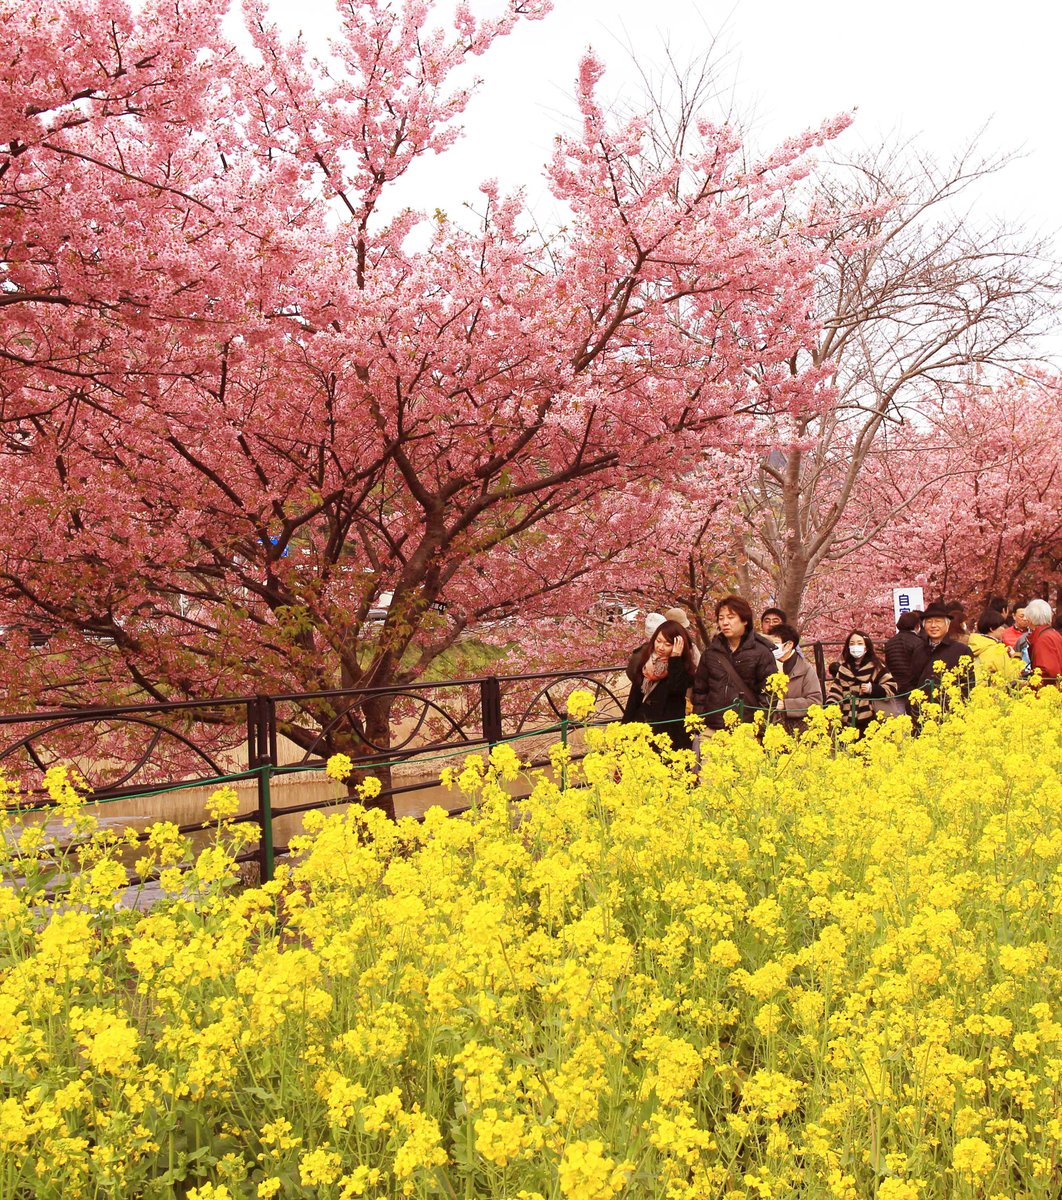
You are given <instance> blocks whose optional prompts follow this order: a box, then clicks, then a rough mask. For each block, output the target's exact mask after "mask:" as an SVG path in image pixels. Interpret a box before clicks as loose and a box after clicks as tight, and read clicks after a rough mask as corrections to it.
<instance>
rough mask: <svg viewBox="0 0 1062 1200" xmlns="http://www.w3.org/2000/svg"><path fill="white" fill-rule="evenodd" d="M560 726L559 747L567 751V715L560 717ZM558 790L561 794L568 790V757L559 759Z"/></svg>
mask: <svg viewBox="0 0 1062 1200" xmlns="http://www.w3.org/2000/svg"><path fill="white" fill-rule="evenodd" d="M560 726H561V728H560V734H561V745H562V746H563V747H564V748H565V750H567V749H568V717H567V715H565V716H563V717H561V723H560ZM560 790H561V791H562V792H566V791H567V790H568V756H567V755H565V756H564V758H562V759H561V782H560Z"/></svg>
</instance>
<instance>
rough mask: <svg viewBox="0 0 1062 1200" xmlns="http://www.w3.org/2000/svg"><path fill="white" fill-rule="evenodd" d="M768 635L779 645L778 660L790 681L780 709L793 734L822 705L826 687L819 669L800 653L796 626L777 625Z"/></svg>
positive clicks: (776, 649) (777, 646)
mask: <svg viewBox="0 0 1062 1200" xmlns="http://www.w3.org/2000/svg"><path fill="white" fill-rule="evenodd" d="M766 636H767V637H768V638H770V639H771V640H772V641H773V642H774V643H775V650H774V657H775V661H776V662H777V663H778V669H779V670H780V671H782V672H783V673H784V674H785V676H786V678H787V679H788V681H789V686H788V688H787V689H786V693H785V699H784V700H783V701H782V703H781V705H780V706H779V708H780V713H781V716H782V720H783V723H784V724H785V726H786V728H787V729H788V730H790V732H793V731H794V730H797V729H799V728H801V727H802V726H803V724H804V718H805V717H806V716H807V713H808V709H809V708H810V707H811V706H812V705H813V704H821V703H822V685H821V684H820V683H819V676H818V674H817V672H816V670H815V668H814V667H813V666H812V664H811V663H810V662H808V661H807V659H806V658H803V657H802V656H801V655H800V654H799V653H798V651H797V647H798V646H799V645H800V634H799V632H798V631H797V630H796V629H794V628H793V626H792V625H785V624H783V625H775V627H774V628H773V629H772V630H771V631H770V633H768V634H767V635H766Z"/></svg>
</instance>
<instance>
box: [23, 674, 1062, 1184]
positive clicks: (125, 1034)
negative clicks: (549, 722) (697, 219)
mask: <svg viewBox="0 0 1062 1200" xmlns="http://www.w3.org/2000/svg"><path fill="white" fill-rule="evenodd" d="M951 707H952V711H951V712H950V713H949V714H948V715H947V716H946V717H943V716H941V715H940V714H939V711H938V710H936V709H935V708H934V707H933V706H931V705H927V706H926V708H925V715H924V718H923V727H922V730H921V733H920V735H919V736H918V737H913V736H912V735H911V725H910V721H909V720H907V719H906V718H899V719H896V720H893V721H890V722H887V723H881V724H879V725H878V726H877V727H874V728H873V729H872V730H871V731H870V734H869V736H868V737H867V738H865V739H864V740H862V741H858V742H852V741H850V740H849V739H850V736H851V735H850V734H849V733H847V732H845V731H843V730H841V729H840V728H839V727H838V714H837V713H836V711H835V710H834V711H833V712H831V711H830V710H826V711H822V710H818V711H815V712H813V715H812V718H811V721H810V728H809V729H808V731H807V732H806V733H805V734H804V735H803V736H802V737H801V739H800V740H799V741H794V740H793V739H792V738H790V737H789V736H788V735H787V734H786V733H785V732H784V731H783V730H782V729H781V728H774V727H771V728H769V729H768V730H766V731H765V732H763V733H762V736H760V737H759V738H757V736H756V730H755V729H753V728H752V727H750V726H741V727H739V728H737V729H735V730H733V731H730V732H721V733H719V734H715V735H712V736H711V737H706V738H705V739H703V744H702V753H701V760H700V762H699V763H698V762H696V761H695V760H694V757H693V755H692V753H690V752H682V753H679V754H671V753H661V752H660V751H659V750H658V749H657V748H654V746H653V745H652V744H651V743H650V742H649V740H648V738H647V731H646V730H645V729H644V728H639V727H635V726H630V725H611V726H607V727H604V728H601V729H588V730H587V734H586V736H587V742H588V744H589V746H590V752H589V753H588V755H587V756H586V758H585V759H584V760H583V761H582V762H581V763H571V762H570V761H569V760H568V757H567V755H566V753H565V751H564V750H563V749H562V750H560V751H558V753H557V756H556V757H557V761H558V763H560V764H562V765H564V767H565V769H566V770H565V773H566V778H567V781H568V784H569V786H568V788H567V790H564V791H561V790H560V789H559V787H558V785H557V784H556V783H554V782H551V780H550V779H547V778H539V779H538V780H537V783H536V785H535V788H534V793H533V795H532V797H531V799H530V800H528V801H527V802H525V803H524V804H522V805H520V806H518V807H516V806H513V805H512V804H511V803H510V801H509V799H508V797H507V796H506V794H505V792H504V791H503V789H502V788H501V786H500V779H501V778H502V777H503V776H508V775H511V774H512V773H513V772H514V771H517V770H519V769H520V767H519V763H518V761H517V760H516V756H515V754H514V753H513V752H512V750H511V749H510V748H505V749H504V750H499V751H497V752H496V753H495V754H494V755H493V756H492V759H491V760H489V761H484V760H481V759H479V758H470V759H469V760H468V761H467V762H466V763H464V764H463V765H462V766H460V767H459V768H457V769H456V771H455V772H454V780H455V783H458V782H459V784H460V787H461V788H462V789H463V790H464V791H465V792H466V793H467V794H468V796H469V798H470V800H471V801H472V802H473V809H472V811H471V812H470V813H469V814H468V815H466V816H463V817H459V818H450V817H447V816H446V815H445V814H444V813H443V812H442V811H441V810H439V809H435V810H432V811H430V812H429V813H428V814H427V817H426V818H425V820H424V821H423V823H416V822H413V821H411V820H406V821H402V822H399V823H397V824H391V823H389V822H388V821H387V820H386V819H385V818H384V817H383V816H382V815H381V814H380V813H379V812H377V811H375V810H367V809H363V808H361V807H353V808H351V809H346V810H343V811H341V812H339V813H336V814H330V815H321V814H317V815H316V816H315V818H314V819H313V821H312V824H311V827H310V829H309V831H308V832H307V834H306V836H305V837H304V838H302V839H301V840H300V842H299V844H298V846H297V855H296V857H295V858H294V860H293V861H292V862H291V863H290V864H289V865H287V866H284V867H283V868H282V870H281V872H280V877H279V878H278V879H277V880H276V881H275V882H273V883H271V884H269V885H267V886H265V887H262V888H250V889H242V890H241V889H240V888H239V887H238V886H237V872H236V869H235V867H234V864H233V855H234V853H235V852H236V851H237V849H238V842H237V841H236V838H237V834H236V832H235V831H234V830H233V831H231V832H230V827H228V826H226V823H225V817H226V814H227V813H228V812H230V811H231V807H232V806H231V797H229V796H227V795H222V796H221V797H219V799H218V802H217V803H216V804H215V806H214V808H215V815H216V817H217V829H218V833H217V838H216V841H215V844H214V845H212V846H211V847H209V848H208V849H206V850H204V851H201V852H200V853H199V854H198V856H197V857H196V856H194V855H193V854H192V851H191V850H190V849H189V848H188V847H187V846H186V845H185V844H184V843H183V842H182V841H181V839H180V838H179V837H178V836H177V835H176V831H175V830H173V828H172V827H166V826H164V825H159V826H157V827H156V829H155V831H154V832H153V834H152V837H151V838H150V839H149V840H148V842H147V843H146V844H145V845H144V846H143V847H142V850H141V853H142V854H143V856H144V857H143V859H142V860H141V862H140V867H141V869H142V870H152V871H155V872H160V873H161V878H162V882H163V886H164V888H166V889H167V890H168V892H169V893H170V895H169V897H168V898H167V899H165V900H163V901H162V902H161V903H159V904H157V905H155V906H154V907H153V908H151V909H150V910H149V911H147V912H136V911H133V910H129V909H125V908H122V907H119V906H118V904H117V897H118V895H119V892H120V890H121V888H122V886H123V881H124V874H123V872H122V871H120V870H117V869H116V865H117V860H118V856H119V852H120V850H121V847H120V846H118V845H116V843H115V838H114V837H113V835H110V836H103V835H102V834H97V835H96V836H95V837H93V836H92V834H91V828H90V827H91V811H90V810H88V809H86V808H85V807H84V806H79V805H78V802H77V799H76V793H75V789H73V788H71V786H70V781H69V780H68V779H67V778H66V777H65V776H64V775H63V773H62V772H53V774H52V777H51V779H50V781H49V786H50V787H51V788H52V790H53V794H54V795H55V796H56V797H57V801H58V802H59V803H60V804H61V805H62V806H63V812H64V814H65V816H66V818H67V819H68V820H69V821H70V822H72V823H77V826H78V829H79V830H80V831H81V834H82V835H83V836H84V837H85V838H88V839H90V840H88V841H87V842H86V843H85V844H84V845H83V847H82V850H81V852H80V855H79V862H78V866H79V870H78V871H77V872H76V873H73V872H72V871H71V869H70V868H71V865H72V864H71V862H69V861H67V858H65V857H64V856H63V854H62V852H60V851H58V850H54V851H50V850H49V847H48V844H47V841H46V840H42V838H41V837H40V835H39V834H37V833H32V832H31V833H28V834H27V833H25V832H24V830H26V829H27V828H28V826H27V825H26V823H25V822H24V821H20V820H13V821H12V823H11V824H10V825H9V827H8V829H7V836H6V839H5V840H4V842H3V844H2V848H0V853H2V855H3V857H4V862H3V868H4V871H5V874H6V875H7V877H8V879H9V880H11V879H17V880H19V881H20V882H19V883H18V885H17V886H12V885H10V884H9V885H8V886H5V887H3V888H0V956H2V960H0V1197H2V1198H3V1200H20V1198H22V1197H52V1198H54V1200H79V1198H85V1200H89V1198H92V1200H96V1198H103V1197H109V1198H110V1197H113V1198H115V1200H117V1198H124V1197H152V1198H163V1197H182V1198H187V1200H235V1198H237V1197H239V1198H244V1197H247V1198H257V1197H261V1198H264V1200H269V1198H271V1197H281V1198H287V1197H320V1198H322V1200H340V1198H342V1200H347V1198H349V1197H367V1198H369V1200H379V1198H382V1197H388V1198H392V1197H407V1196H408V1197H429V1196H430V1197H448V1198H450V1200H458V1198H460V1200H472V1198H473V1197H475V1198H479V1197H490V1198H495V1200H559V1198H562V1197H563V1198H564V1200H613V1198H614V1197H629V1198H631V1200H641V1198H646V1200H648V1198H650V1197H651V1198H659V1200H687V1198H688V1200H705V1198H717V1200H738V1198H742V1200H745V1198H763V1197H770V1198H783V1197H808V1198H813V1200H818V1198H823V1200H825V1198H828V1197H829V1198H835V1200H865V1198H866V1200H869V1198H875V1200H945V1198H947V1200H953V1198H957V1200H964V1198H968V1200H974V1198H977V1200H981V1198H983V1200H993V1198H1001V1197H1008V1198H1015V1200H1018V1198H1026V1197H1027V1198H1029V1200H1033V1198H1036V1200H1055V1198H1057V1197H1058V1196H1059V1195H1060V1194H1062V1163H1060V1158H1062V1155H1060V1148H1062V1111H1060V1109H1062V1106H1060V1098H1062V1093H1060V1084H1062V934H1060V922H1059V916H1060V913H1062V693H1060V692H1059V691H1058V690H1057V689H1054V688H1044V689H1042V690H1040V691H1035V690H1029V691H1027V692H1025V693H1024V694H1021V695H1019V696H1017V697H1013V696H1009V695H1007V694H1006V693H1004V692H1001V691H995V690H990V689H988V688H978V689H975V691H974V692H973V695H972V697H971V698H970V700H969V702H968V703H964V702H963V701H962V700H961V698H959V697H957V696H952V697H951ZM576 709H577V710H578V711H579V712H580V713H581V715H583V716H586V715H589V714H588V713H584V712H583V710H582V709H580V708H579V706H578V705H576ZM340 765H342V764H340ZM5 798H6V801H7V803H8V804H10V803H11V800H12V796H11V793H10V791H8V792H7V793H6V797H5ZM64 877H65V886H63V881H64ZM57 886H59V890H58V891H55V889H56V887H57Z"/></svg>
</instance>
